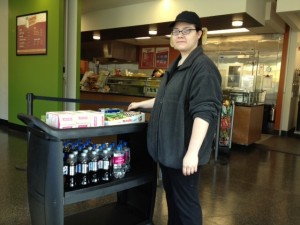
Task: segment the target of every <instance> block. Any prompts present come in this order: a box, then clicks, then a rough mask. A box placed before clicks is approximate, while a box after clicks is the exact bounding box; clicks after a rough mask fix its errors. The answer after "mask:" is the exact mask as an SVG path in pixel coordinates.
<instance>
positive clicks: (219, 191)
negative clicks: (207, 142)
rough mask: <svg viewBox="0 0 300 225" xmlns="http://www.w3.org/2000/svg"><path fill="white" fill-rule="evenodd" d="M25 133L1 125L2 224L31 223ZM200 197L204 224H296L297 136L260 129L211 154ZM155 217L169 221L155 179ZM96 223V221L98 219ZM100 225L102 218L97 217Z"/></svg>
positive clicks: (160, 223) (299, 201)
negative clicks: (250, 138) (256, 135)
mask: <svg viewBox="0 0 300 225" xmlns="http://www.w3.org/2000/svg"><path fill="white" fill-rule="evenodd" d="M26 138H27V135H26V133H25V132H22V131H19V130H15V129H11V128H9V127H7V126H6V125H0V146H1V147H0V171H1V172H0V180H1V185H0V209H1V210H0V224H1V225H30V216H29V208H28V199H27V186H26V169H25V168H26V153H27V150H26V149H27V139H26ZM200 180H201V185H200V187H199V198H200V201H201V205H202V211H203V217H204V225H298V224H300V213H299V212H300V137H299V136H298V135H291V136H284V137H283V136H278V135H276V134H275V135H269V134H263V135H262V138H261V139H260V140H259V141H258V142H256V143H254V144H251V145H249V146H242V145H235V144H233V145H232V148H231V149H230V151H220V153H219V155H218V159H217V160H215V158H214V155H213V154H212V157H211V160H210V162H209V163H208V164H207V165H205V166H204V167H202V168H201V178H200ZM114 198H115V196H113V195H109V196H107V197H105V198H104V199H103V198H101V199H95V200H90V201H87V202H84V203H82V204H80V205H79V204H76V205H74V206H70V207H69V206H68V207H66V208H65V215H68V214H70V213H73V212H74V211H76V210H77V211H81V210H86V209H87V208H89V207H94V205H95V204H105V203H106V202H108V201H112V200H113V199H114ZM153 221H154V224H155V225H166V224H167V206H166V201H165V193H164V190H163V187H162V185H161V182H160V181H159V180H158V184H157V193H156V205H155V209H154V217H153ZM96 224H98V223H96ZM99 224H101V222H99Z"/></svg>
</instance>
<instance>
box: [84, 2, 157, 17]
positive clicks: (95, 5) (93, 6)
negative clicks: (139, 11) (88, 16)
mask: <svg viewBox="0 0 300 225" xmlns="http://www.w3.org/2000/svg"><path fill="white" fill-rule="evenodd" d="M152 1H157V0H82V14H84V13H89V12H92V11H96V10H103V9H110V8H116V7H121V6H126V5H133V4H137V3H143V2H152Z"/></svg>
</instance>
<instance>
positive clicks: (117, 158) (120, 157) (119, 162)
mask: <svg viewBox="0 0 300 225" xmlns="http://www.w3.org/2000/svg"><path fill="white" fill-rule="evenodd" d="M113 176H114V178H116V179H121V178H123V177H124V176H125V152H124V150H123V149H122V146H121V145H118V146H117V148H116V149H115V150H114V151H113Z"/></svg>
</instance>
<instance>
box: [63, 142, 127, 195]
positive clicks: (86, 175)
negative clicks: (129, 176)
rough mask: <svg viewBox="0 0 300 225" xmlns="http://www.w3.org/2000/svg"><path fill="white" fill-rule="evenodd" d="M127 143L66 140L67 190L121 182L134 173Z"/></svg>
mask: <svg viewBox="0 0 300 225" xmlns="http://www.w3.org/2000/svg"><path fill="white" fill-rule="evenodd" d="M127 145H128V144H127V142H125V141H122V140H120V141H119V143H117V144H116V143H114V142H112V143H103V144H95V143H93V142H92V140H91V139H86V140H84V141H83V140H82V139H78V140H66V141H64V143H63V153H64V166H63V175H64V186H65V190H66V191H70V190H74V189H79V188H85V187H88V186H93V185H97V184H100V183H105V182H109V181H111V180H113V179H121V178H123V177H124V176H125V174H126V173H127V172H129V170H130V148H129V147H128V146H127Z"/></svg>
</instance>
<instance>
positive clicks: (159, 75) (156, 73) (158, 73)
mask: <svg viewBox="0 0 300 225" xmlns="http://www.w3.org/2000/svg"><path fill="white" fill-rule="evenodd" d="M161 75H162V73H161V72H159V71H156V72H155V73H154V74H153V76H154V77H161Z"/></svg>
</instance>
